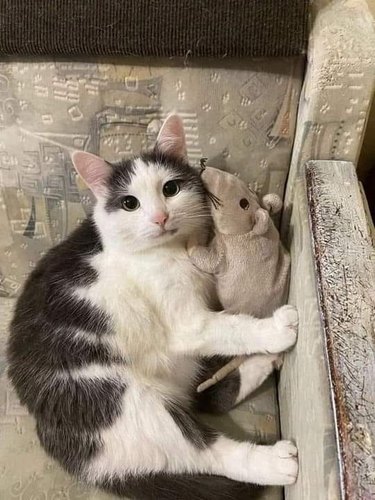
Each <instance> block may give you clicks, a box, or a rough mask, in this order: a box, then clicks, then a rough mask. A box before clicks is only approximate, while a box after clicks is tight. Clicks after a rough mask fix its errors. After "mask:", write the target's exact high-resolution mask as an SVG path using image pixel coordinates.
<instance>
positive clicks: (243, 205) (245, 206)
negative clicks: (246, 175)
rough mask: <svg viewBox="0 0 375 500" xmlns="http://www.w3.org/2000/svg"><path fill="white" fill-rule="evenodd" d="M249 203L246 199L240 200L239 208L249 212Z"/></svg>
mask: <svg viewBox="0 0 375 500" xmlns="http://www.w3.org/2000/svg"><path fill="white" fill-rule="evenodd" d="M249 206H250V203H249V202H248V200H247V199H246V198H242V199H241V200H240V207H241V208H243V209H244V210H249Z"/></svg>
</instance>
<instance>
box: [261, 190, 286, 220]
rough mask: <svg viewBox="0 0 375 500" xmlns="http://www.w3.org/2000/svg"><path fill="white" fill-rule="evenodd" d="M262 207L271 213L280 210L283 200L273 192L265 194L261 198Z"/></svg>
mask: <svg viewBox="0 0 375 500" xmlns="http://www.w3.org/2000/svg"><path fill="white" fill-rule="evenodd" d="M262 205H263V207H264V208H265V209H266V210H268V211H269V212H270V214H271V215H273V214H277V212H280V210H281V209H282V206H283V202H282V200H281V198H280V196H279V195H277V194H275V193H270V194H266V195H265V196H263V198H262Z"/></svg>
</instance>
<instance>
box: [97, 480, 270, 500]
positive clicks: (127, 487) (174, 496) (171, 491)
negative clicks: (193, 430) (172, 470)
mask: <svg viewBox="0 0 375 500" xmlns="http://www.w3.org/2000/svg"><path fill="white" fill-rule="evenodd" d="M97 486H98V487H100V488H101V489H104V490H105V491H107V492H108V493H112V494H114V495H117V496H119V497H123V498H130V499H134V500H135V499H136V500H261V499H263V498H264V497H265V492H266V490H265V489H264V488H262V487H260V486H255V485H252V484H249V483H241V482H237V481H233V480H231V479H227V478H225V477H223V476H209V475H203V474H202V475H200V474H196V475H195V474H167V473H154V474H152V475H144V476H139V477H134V476H133V477H129V476H128V477H126V478H120V477H115V478H113V477H112V478H110V479H109V478H108V479H106V480H104V481H100V483H99V484H97Z"/></svg>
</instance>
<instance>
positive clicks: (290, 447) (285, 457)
mask: <svg viewBox="0 0 375 500" xmlns="http://www.w3.org/2000/svg"><path fill="white" fill-rule="evenodd" d="M297 455H298V452H297V448H296V447H295V445H294V444H293V443H292V442H291V441H279V442H277V443H276V444H275V445H274V446H272V447H270V449H269V459H268V464H267V465H268V467H267V469H268V477H267V478H265V481H266V482H267V483H266V484H274V485H276V484H278V485H287V484H293V483H295V482H296V479H297V475H298V458H297Z"/></svg>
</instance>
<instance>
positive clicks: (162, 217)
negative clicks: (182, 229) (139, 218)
mask: <svg viewBox="0 0 375 500" xmlns="http://www.w3.org/2000/svg"><path fill="white" fill-rule="evenodd" d="M151 220H152V222H153V223H154V224H157V225H158V226H164V225H165V223H166V222H167V220H168V214H166V213H165V212H156V213H154V215H153V216H152V218H151Z"/></svg>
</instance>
